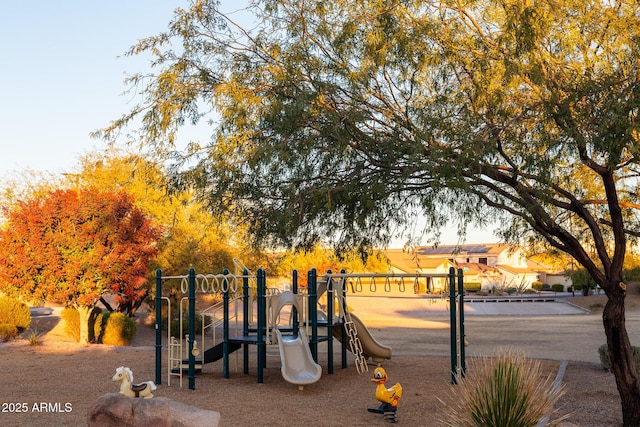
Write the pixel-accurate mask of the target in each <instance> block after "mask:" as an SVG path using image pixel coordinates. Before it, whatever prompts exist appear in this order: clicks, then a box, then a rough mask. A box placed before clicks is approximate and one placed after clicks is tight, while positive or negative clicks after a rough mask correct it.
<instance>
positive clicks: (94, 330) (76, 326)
mask: <svg viewBox="0 0 640 427" xmlns="http://www.w3.org/2000/svg"><path fill="white" fill-rule="evenodd" d="M60 317H62V320H64V332H65V333H66V334H67V336H69V337H71V338H73V339H74V340H76V341H80V313H79V312H78V310H76V309H75V308H73V307H65V308H64V309H63V310H62V313H61V314H60ZM102 317H103V313H102V310H100V309H99V308H98V307H94V308H93V310H91V314H90V315H89V334H90V336H89V341H91V342H98V341H99V337H100V335H101V334H102V328H103V323H104V320H103V318H102Z"/></svg>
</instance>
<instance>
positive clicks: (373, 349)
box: [333, 313, 391, 365]
mask: <svg viewBox="0 0 640 427" xmlns="http://www.w3.org/2000/svg"><path fill="white" fill-rule="evenodd" d="M349 314H350V315H351V321H352V322H353V326H354V327H355V329H356V333H357V334H358V339H359V340H360V343H361V344H362V353H363V355H364V356H365V357H371V360H373V361H374V362H375V363H377V364H378V365H380V364H381V363H382V362H383V361H384V360H385V359H391V347H389V346H386V345H384V344H380V343H379V342H378V341H377V340H376V339H375V338H374V337H373V336H372V335H371V332H369V328H367V326H366V325H365V324H364V323H362V320H360V318H359V317H358V316H356V315H355V314H353V313H349ZM333 336H334V337H336V338H337V339H338V340H342V330H340V329H337V328H335V329H334V330H333Z"/></svg>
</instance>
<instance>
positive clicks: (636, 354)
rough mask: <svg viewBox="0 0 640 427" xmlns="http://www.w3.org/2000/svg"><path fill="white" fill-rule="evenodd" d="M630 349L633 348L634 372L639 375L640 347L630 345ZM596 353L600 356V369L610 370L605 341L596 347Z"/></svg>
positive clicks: (607, 348) (609, 359)
mask: <svg viewBox="0 0 640 427" xmlns="http://www.w3.org/2000/svg"><path fill="white" fill-rule="evenodd" d="M631 350H633V361H634V363H635V365H636V372H637V373H638V375H640V347H636V346H634V345H632V346H631ZM598 355H599V356H600V365H601V366H602V369H604V370H605V371H609V372H611V358H610V357H609V347H608V346H607V344H606V343H605V344H602V345H601V346H600V347H599V348H598Z"/></svg>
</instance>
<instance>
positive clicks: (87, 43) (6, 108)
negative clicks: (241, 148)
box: [0, 0, 495, 243]
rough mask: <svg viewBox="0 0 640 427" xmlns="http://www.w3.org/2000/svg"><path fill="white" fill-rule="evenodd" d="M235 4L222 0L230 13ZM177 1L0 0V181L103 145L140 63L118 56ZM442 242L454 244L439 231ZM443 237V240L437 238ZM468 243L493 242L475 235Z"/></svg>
mask: <svg viewBox="0 0 640 427" xmlns="http://www.w3.org/2000/svg"><path fill="white" fill-rule="evenodd" d="M242 3H244V1H243V0H223V1H222V7H221V8H222V9H223V10H225V11H232V10H237V9H238V8H239V7H240V6H239V5H240V4H242ZM186 6H187V2H186V1H185V0H109V1H89V0H57V1H52V0H35V1H30V2H15V1H14V2H8V1H7V2H3V4H2V12H1V13H0V52H2V53H1V55H2V61H1V67H0V148H1V150H2V151H1V152H2V154H1V155H0V178H1V177H2V176H4V175H5V174H9V173H11V172H13V171H20V170H24V169H32V170H36V171H48V172H52V173H55V174H57V173H64V172H67V171H73V170H74V167H76V166H77V165H78V160H79V157H80V156H81V155H83V154H86V153H88V152H91V151H93V150H95V149H99V148H104V143H103V142H101V141H98V140H94V139H91V138H90V137H89V133H90V132H92V131H94V130H96V129H100V128H103V127H105V126H106V125H108V124H109V122H110V121H111V120H113V119H116V118H117V117H119V116H120V115H121V114H123V113H125V112H127V111H128V110H129V109H130V108H131V107H132V104H133V100H132V98H131V96H130V95H124V94H123V92H124V91H125V90H126V86H125V85H124V83H123V81H124V79H125V78H126V76H127V75H131V74H135V73H137V72H142V71H144V70H146V69H148V66H147V64H148V60H149V58H148V57H145V58H142V57H125V56H124V53H125V52H126V51H127V50H128V48H129V47H131V46H132V45H133V44H135V43H136V42H137V41H138V40H139V39H141V38H144V37H148V36H153V35H156V34H158V33H160V32H162V31H163V30H165V29H166V28H167V27H168V24H169V22H170V21H171V18H172V17H173V10H174V9H175V8H176V7H186ZM447 234H448V235H449V236H450V237H445V238H444V239H443V240H445V241H444V242H443V243H455V241H456V240H457V239H456V238H455V233H454V232H451V233H447ZM443 237H444V236H443ZM467 241H469V242H473V243H480V242H490V241H495V237H493V236H492V233H491V232H490V231H484V232H481V231H478V230H475V231H473V232H472V233H470V235H469V238H468V239H467Z"/></svg>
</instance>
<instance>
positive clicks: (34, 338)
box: [27, 329, 42, 347]
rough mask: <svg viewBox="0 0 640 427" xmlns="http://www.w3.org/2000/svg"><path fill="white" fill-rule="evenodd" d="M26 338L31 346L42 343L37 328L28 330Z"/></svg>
mask: <svg viewBox="0 0 640 427" xmlns="http://www.w3.org/2000/svg"><path fill="white" fill-rule="evenodd" d="M27 339H28V340H29V345H30V346H32V347H35V346H37V345H42V335H41V334H40V333H39V332H38V330H37V329H32V330H30V331H29V335H28V337H27Z"/></svg>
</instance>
